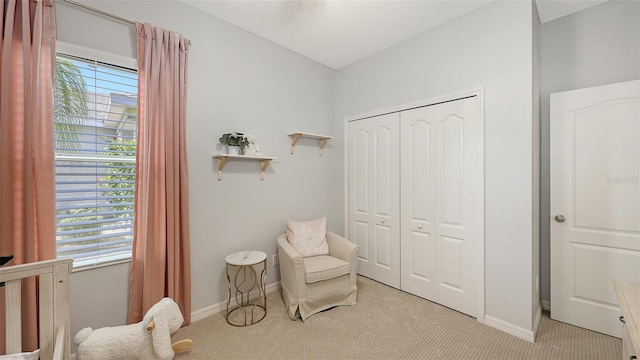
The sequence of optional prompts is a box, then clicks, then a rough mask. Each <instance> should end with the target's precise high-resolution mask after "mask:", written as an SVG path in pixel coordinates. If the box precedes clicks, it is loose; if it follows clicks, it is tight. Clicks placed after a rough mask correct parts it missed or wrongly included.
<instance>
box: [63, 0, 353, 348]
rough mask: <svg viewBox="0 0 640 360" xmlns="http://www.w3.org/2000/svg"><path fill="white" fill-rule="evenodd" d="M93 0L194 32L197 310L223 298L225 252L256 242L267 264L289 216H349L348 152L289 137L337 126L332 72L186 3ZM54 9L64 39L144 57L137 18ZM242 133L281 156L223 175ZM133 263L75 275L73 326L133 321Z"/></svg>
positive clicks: (191, 134)
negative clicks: (343, 196)
mask: <svg viewBox="0 0 640 360" xmlns="http://www.w3.org/2000/svg"><path fill="white" fill-rule="evenodd" d="M86 3H87V4H88V5H90V6H93V7H95V8H99V9H102V10H104V11H107V12H110V13H113V14H116V15H119V16H122V17H124V18H128V19H132V20H137V21H148V22H150V23H151V24H152V25H154V26H161V27H163V28H165V29H169V30H172V31H177V32H180V33H182V34H183V35H185V36H186V37H187V38H189V39H191V40H192V43H193V45H192V47H191V48H190V53H189V79H188V82H189V89H188V97H189V101H188V108H187V146H188V167H189V187H190V227H191V254H192V256H191V261H192V309H193V311H194V312H198V311H201V312H202V311H203V310H204V311H206V309H207V308H210V307H212V306H213V305H214V304H219V303H221V302H222V301H223V300H225V299H226V294H227V285H226V279H225V277H224V271H225V261H224V258H225V256H226V255H227V254H229V253H231V252H235V251H239V250H244V249H256V250H262V251H265V252H266V253H267V254H268V255H269V261H270V260H271V255H272V254H275V253H276V237H277V236H278V235H279V234H281V233H283V232H284V231H285V220H287V219H293V220H305V219H312V218H318V217H321V216H326V217H327V218H328V224H329V225H328V226H329V228H330V229H333V227H335V224H336V223H341V221H342V219H341V218H339V217H338V215H337V214H336V212H335V211H333V204H334V202H335V201H334V200H333V197H334V196H335V195H334V191H333V189H332V181H331V180H332V179H333V175H334V173H333V167H334V165H333V164H332V162H331V158H332V156H331V155H332V153H334V152H340V151H341V149H340V148H336V147H335V146H334V145H333V144H331V142H330V143H329V144H328V145H327V146H326V147H325V149H324V153H325V156H323V157H320V156H318V145H317V141H309V140H304V139H303V140H300V141H299V142H298V145H297V146H296V149H295V154H294V155H291V154H290V153H289V138H288V136H287V135H286V134H287V133H289V132H293V131H305V132H312V133H319V134H327V135H334V134H333V132H334V128H333V88H334V72H333V70H332V69H330V68H328V67H325V66H323V65H320V64H318V63H316V62H314V61H311V60H309V59H307V58H305V57H303V56H301V55H298V54H295V53H293V52H291V51H289V50H287V49H285V48H283V47H280V46H277V45H275V44H273V43H271V42H269V41H267V40H264V39H262V38H259V37H257V36H255V35H253V34H250V33H248V32H246V31H244V30H241V29H239V28H237V27H235V26H232V25H230V24H228V23H226V22H223V21H221V20H219V19H217V18H215V17H212V16H209V15H207V14H205V13H203V12H200V11H198V10H196V9H194V8H192V7H190V6H188V5H186V4H183V3H180V2H177V1H171V2H169V1H155V2H153V3H150V2H146V1H126V2H124V1H95V2H86ZM149 6H151V7H152V8H151V9H149ZM56 10H57V20H58V40H60V41H65V42H69V43H74V44H77V45H82V46H87V47H91V48H95V49H98V50H104V51H109V52H113V53H117V54H120V55H125V56H131V57H135V38H134V32H133V30H132V27H131V26H129V25H127V24H121V23H118V22H114V21H113V20H108V19H103V18H101V17H98V16H96V15H92V14H88V13H85V12H82V11H79V10H77V9H75V8H73V7H70V6H67V5H65V4H63V3H57V4H56ZM176 14H179V16H176ZM234 130H237V131H243V132H246V133H249V134H253V135H255V136H256V139H257V142H258V144H259V146H260V149H261V150H262V152H263V153H265V154H267V155H269V156H275V157H278V158H279V159H278V160H277V161H274V162H272V164H271V166H270V167H269V168H268V169H267V171H266V174H265V179H264V181H260V173H259V163H250V162H229V163H228V164H227V165H226V167H225V169H224V172H223V174H222V175H223V179H222V181H217V179H216V170H217V168H216V164H215V163H214V159H212V155H213V154H215V153H217V152H220V151H221V147H220V145H219V144H218V138H219V137H220V135H221V134H223V133H226V132H229V131H234ZM129 268H130V264H129V263H125V264H120V265H114V266H108V267H104V268H100V269H92V270H86V271H80V272H74V273H73V274H72V276H71V288H72V294H71V308H72V309H73V311H72V328H71V333H72V334H75V333H76V332H77V331H78V330H80V329H81V328H82V327H84V326H91V327H94V328H97V327H102V326H109V325H121V324H124V323H125V322H126V313H127V308H128V298H129V295H128V288H129ZM278 278H279V276H278V272H277V267H273V266H271V267H269V270H268V283H273V282H275V281H276V280H277V279H278ZM73 351H75V349H73Z"/></svg>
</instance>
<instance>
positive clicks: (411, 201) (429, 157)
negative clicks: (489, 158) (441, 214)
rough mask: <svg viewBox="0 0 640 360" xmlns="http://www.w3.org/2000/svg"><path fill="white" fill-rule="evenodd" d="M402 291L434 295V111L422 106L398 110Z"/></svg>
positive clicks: (428, 295) (427, 296)
mask: <svg viewBox="0 0 640 360" xmlns="http://www.w3.org/2000/svg"><path fill="white" fill-rule="evenodd" d="M400 118H401V120H400V144H401V145H400V154H401V159H402V161H401V174H400V181H401V186H400V188H401V191H400V192H401V230H400V231H401V249H402V261H401V263H402V265H401V267H402V274H401V279H402V284H401V285H402V286H401V287H402V290H404V291H407V292H410V293H412V294H415V295H418V296H421V297H425V298H427V299H433V298H434V296H435V279H434V274H435V256H436V254H435V251H434V249H435V248H434V243H433V239H434V238H435V234H434V222H433V220H434V219H433V216H434V213H435V198H434V193H435V177H434V176H435V173H434V170H435V166H434V160H435V158H434V156H435V153H434V150H435V143H434V136H435V123H434V112H433V108H431V107H423V108H418V109H413V110H408V111H403V112H401V113H400Z"/></svg>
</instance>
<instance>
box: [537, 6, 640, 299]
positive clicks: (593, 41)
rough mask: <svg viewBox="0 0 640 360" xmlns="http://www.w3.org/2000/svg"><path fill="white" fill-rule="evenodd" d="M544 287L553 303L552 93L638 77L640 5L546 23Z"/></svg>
mask: <svg viewBox="0 0 640 360" xmlns="http://www.w3.org/2000/svg"><path fill="white" fill-rule="evenodd" d="M541 45H542V49H541V51H542V67H541V70H542V88H541V134H542V145H541V190H540V191H541V194H540V196H541V199H540V202H541V219H542V221H541V226H540V227H541V272H542V274H541V276H542V279H541V286H542V300H543V302H544V303H545V305H547V304H548V301H550V299H551V291H550V271H549V270H550V262H549V225H550V223H549V222H548V221H547V218H548V217H549V215H554V214H553V213H552V212H551V213H550V204H549V94H551V93H555V92H560V91H567V90H573V89H579V88H584V87H591V86H598V85H605V84H611V83H616V82H622V81H629V80H635V79H639V78H640V2H638V1H610V2H607V3H604V4H602V5H598V6H595V7H592V8H590V9H587V10H584V11H581V12H578V13H575V14H573V15H570V16H566V17H563V18H560V19H557V20H554V21H550V22H548V23H545V24H542V29H541Z"/></svg>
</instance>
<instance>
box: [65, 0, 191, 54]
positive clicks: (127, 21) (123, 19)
mask: <svg viewBox="0 0 640 360" xmlns="http://www.w3.org/2000/svg"><path fill="white" fill-rule="evenodd" d="M58 1H62V2H66V3H68V4H71V5H73V6H77V7H80V8H83V9H85V10H89V11H91V12H95V13H98V14H100V15H104V16H107V17H110V18H112V19H116V20H119V21H122V22H125V23H127V24H130V25H134V26H135V24H136V23H135V21H132V20H129V19H125V18H123V17H120V16H118V15H114V14H111V13H108V12H106V11H102V10H100V9H96V8H94V7H91V6H88V5H85V4H82V3H79V2H77V1H73V0H58ZM188 43H189V46H191V40H188Z"/></svg>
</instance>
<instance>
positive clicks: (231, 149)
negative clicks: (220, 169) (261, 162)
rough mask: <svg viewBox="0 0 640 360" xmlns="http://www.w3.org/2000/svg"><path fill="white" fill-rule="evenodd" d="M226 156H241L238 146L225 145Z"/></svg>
mask: <svg viewBox="0 0 640 360" xmlns="http://www.w3.org/2000/svg"><path fill="white" fill-rule="evenodd" d="M227 154H229V155H241V154H240V146H233V145H227Z"/></svg>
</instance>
